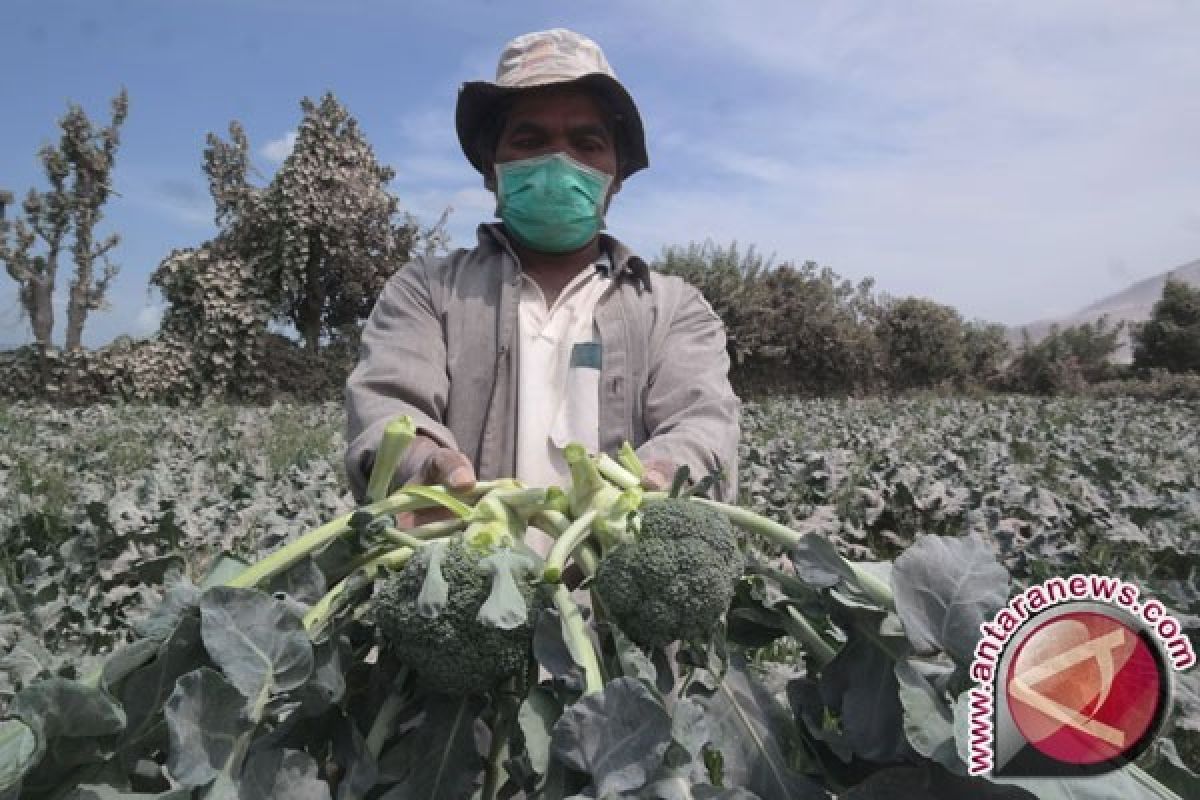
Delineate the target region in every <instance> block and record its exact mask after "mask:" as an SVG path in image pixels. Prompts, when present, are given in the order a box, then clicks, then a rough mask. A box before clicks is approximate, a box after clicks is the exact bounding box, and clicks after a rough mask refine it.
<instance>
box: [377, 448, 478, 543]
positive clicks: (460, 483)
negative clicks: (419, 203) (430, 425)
mask: <svg viewBox="0 0 1200 800" xmlns="http://www.w3.org/2000/svg"><path fill="white" fill-rule="evenodd" d="M408 459H409V463H410V464H414V465H415V469H414V470H413V478H412V480H410V481H409V485H413V484H416V485H420V486H430V485H434V484H436V485H440V486H445V487H446V488H447V489H451V490H454V491H463V492H465V491H469V490H471V489H472V488H474V487H475V468H474V467H473V466H471V460H470V459H469V458H467V457H466V456H465V455H463V454H462V453H460V452H458V451H457V450H453V449H451V448H449V447H442V446H441V445H440V444H438V443H437V442H436V441H434V440H433V439H430V438H429V437H428V436H423V435H421V434H417V436H416V438H415V439H413V443H412V444H411V445H410V446H409V452H408ZM450 517H451V514H450V512H449V511H447V510H446V509H444V508H426V509H422V510H421V511H403V512H401V513H399V514H397V515H396V524H397V525H398V526H399V527H400V528H401V529H402V530H403V529H407V528H414V527H416V526H418V525H424V524H425V523H427V522H436V521H437V520H441V519H449V518H450Z"/></svg>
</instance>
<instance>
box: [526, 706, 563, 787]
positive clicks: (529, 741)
mask: <svg viewBox="0 0 1200 800" xmlns="http://www.w3.org/2000/svg"><path fill="white" fill-rule="evenodd" d="M561 713H562V706H561V705H560V704H559V702H558V701H557V700H556V699H555V698H554V695H553V694H552V693H550V692H549V691H547V690H545V689H543V688H541V687H539V686H535V687H533V689H532V690H531V691H530V692H529V695H528V696H527V697H526V698H525V702H523V703H521V709H520V711H518V712H517V724H518V725H519V726H520V728H521V735H522V736H523V737H524V739H525V752H526V753H527V754H528V755H529V762H530V764H532V765H533V768H534V770H535V771H536V772H537V773H538V774H539V775H545V774H546V770H547V769H548V768H549V766H550V738H551V735H552V734H553V731H554V722H555V720H557V719H558V717H559V715H560V714H561Z"/></svg>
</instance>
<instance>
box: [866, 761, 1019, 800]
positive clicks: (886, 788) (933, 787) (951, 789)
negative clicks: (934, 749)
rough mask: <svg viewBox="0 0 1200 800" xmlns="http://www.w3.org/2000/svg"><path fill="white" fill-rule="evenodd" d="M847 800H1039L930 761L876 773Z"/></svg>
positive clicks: (1016, 790)
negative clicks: (954, 771)
mask: <svg viewBox="0 0 1200 800" xmlns="http://www.w3.org/2000/svg"><path fill="white" fill-rule="evenodd" d="M844 797H845V800H894V798H897V797H907V798H914V799H915V798H920V800H961V799H962V798H968V797H969V798H971V800H976V798H978V800H1037V796H1036V795H1033V794H1030V793H1029V792H1028V791H1026V790H1025V789H1020V788H1017V787H1015V786H1000V785H997V784H994V783H989V782H988V781H986V780H985V779H983V778H971V777H967V776H963V775H955V774H953V773H950V772H947V771H946V770H945V769H943V768H942V767H940V766H938V765H937V764H932V763H929V762H926V763H924V764H922V765H920V766H916V767H888V768H887V769H883V770H880V771H879V772H876V773H874V774H872V775H871V776H870V777H868V778H867V779H866V780H864V781H863V782H862V783H859V784H858V785H856V786H855V787H854V788H852V789H851V790H850V791H848V792H846V794H845V795H844Z"/></svg>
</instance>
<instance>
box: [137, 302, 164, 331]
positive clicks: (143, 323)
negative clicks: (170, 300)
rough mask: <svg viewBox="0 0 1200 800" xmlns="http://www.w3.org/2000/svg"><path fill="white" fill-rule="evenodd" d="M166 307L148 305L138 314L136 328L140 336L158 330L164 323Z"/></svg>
mask: <svg viewBox="0 0 1200 800" xmlns="http://www.w3.org/2000/svg"><path fill="white" fill-rule="evenodd" d="M164 308H165V306H163V305H161V304H159V305H147V306H144V307H143V308H142V310H141V311H139V312H138V313H137V317H136V318H135V320H134V327H135V328H136V332H137V333H139V334H151V333H154V332H155V331H157V330H158V325H159V323H160V322H161V321H162V315H163V310H164Z"/></svg>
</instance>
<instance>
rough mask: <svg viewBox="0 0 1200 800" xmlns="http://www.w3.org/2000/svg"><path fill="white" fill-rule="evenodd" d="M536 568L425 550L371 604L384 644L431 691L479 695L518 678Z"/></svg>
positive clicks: (480, 552)
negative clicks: (505, 680) (511, 677)
mask: <svg viewBox="0 0 1200 800" xmlns="http://www.w3.org/2000/svg"><path fill="white" fill-rule="evenodd" d="M536 574H537V562H536V561H535V560H534V559H533V558H532V557H531V556H529V555H527V554H525V553H522V552H518V551H516V550H512V549H509V548H505V547H499V548H489V547H478V546H475V545H472V544H470V543H465V542H464V541H463V540H461V539H455V540H453V541H450V542H437V543H434V544H430V545H428V546H426V547H422V548H421V550H420V551H419V552H418V554H417V555H416V556H414V557H413V558H412V559H411V560H410V561H409V562H408V563H407V564H406V565H405V566H404V568H403V569H401V570H400V571H398V572H396V573H395V574H394V575H392V576H390V577H389V578H388V579H387V580H386V581H385V582H384V583H383V585H382V587H381V588H380V590H379V592H378V593H377V595H376V599H375V609H374V611H375V624H376V627H377V628H378V630H379V633H380V634H381V636H382V637H383V640H384V641H385V642H387V643H388V645H389V646H390V647H391V648H392V649H393V650H394V651H395V652H396V654H397V655H398V656H399V657H400V659H401V660H402V661H403V662H404V663H406V664H408V665H409V666H410V667H412V669H413V670H414V671H415V672H416V673H417V678H418V680H419V681H420V682H421V683H422V684H423V685H424V686H425V687H426V688H429V689H432V690H434V691H438V692H445V693H447V694H460V695H461V694H479V693H483V692H487V691H489V690H490V689H493V688H495V687H496V685H497V684H499V683H500V682H501V681H503V680H504V679H505V678H508V677H510V676H512V675H517V674H520V673H523V672H524V670H525V668H526V664H527V661H528V658H529V653H530V649H531V646H532V641H533V627H532V625H531V623H530V621H529V613H528V612H529V609H530V608H531V607H532V603H533V602H534V597H535V590H534V587H533V584H532V577H533V576H534V575H536Z"/></svg>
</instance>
